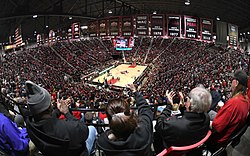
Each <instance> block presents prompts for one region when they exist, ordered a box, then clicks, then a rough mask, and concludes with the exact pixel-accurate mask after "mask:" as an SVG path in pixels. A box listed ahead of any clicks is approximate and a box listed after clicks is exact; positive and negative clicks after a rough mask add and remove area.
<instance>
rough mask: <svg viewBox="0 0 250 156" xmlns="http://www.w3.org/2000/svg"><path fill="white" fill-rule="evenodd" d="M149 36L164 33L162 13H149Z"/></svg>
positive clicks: (162, 34)
mask: <svg viewBox="0 0 250 156" xmlns="http://www.w3.org/2000/svg"><path fill="white" fill-rule="evenodd" d="M150 17H151V18H150V19H151V36H164V35H165V27H164V25H165V20H164V15H151V16H150Z"/></svg>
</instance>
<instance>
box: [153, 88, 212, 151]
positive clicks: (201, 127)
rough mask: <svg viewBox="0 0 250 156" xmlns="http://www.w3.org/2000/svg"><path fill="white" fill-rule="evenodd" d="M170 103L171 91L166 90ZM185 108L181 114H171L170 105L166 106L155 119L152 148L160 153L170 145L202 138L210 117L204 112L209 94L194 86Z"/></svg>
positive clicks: (183, 143)
mask: <svg viewBox="0 0 250 156" xmlns="http://www.w3.org/2000/svg"><path fill="white" fill-rule="evenodd" d="M166 96H167V98H168V101H169V102H170V104H173V99H172V98H173V97H174V94H173V93H171V92H170V93H168V91H167V92H166ZM189 97H190V99H188V101H187V102H186V108H187V110H186V111H184V114H183V115H182V116H175V115H173V116H171V109H172V108H171V105H170V107H166V108H165V109H164V110H163V112H162V114H161V115H160V116H159V118H158V119H157V122H156V125H155V134H154V143H153V144H154V149H155V152H156V153H160V152H161V151H162V150H163V149H165V148H167V147H170V146H187V145H192V144H195V143H197V142H199V141H200V140H202V139H203V138H204V137H205V136H206V134H207V132H208V130H209V124H210V118H209V116H208V114H207V113H206V112H207V111H208V110H209V108H210V105H211V103H212V97H211V94H210V93H209V92H208V91H207V90H206V89H205V88H202V87H196V88H194V89H192V90H191V92H190V93H189Z"/></svg>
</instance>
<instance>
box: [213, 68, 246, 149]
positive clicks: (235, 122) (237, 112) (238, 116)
mask: <svg viewBox="0 0 250 156" xmlns="http://www.w3.org/2000/svg"><path fill="white" fill-rule="evenodd" d="M232 77H233V80H232V84H231V88H232V97H231V98H230V99H229V100H228V101H226V103H225V104H224V105H223V106H222V107H221V108H220V109H219V111H218V113H217V115H216V116H215V118H214V120H213V122H212V129H213V130H214V131H215V133H213V134H212V135H211V137H210V139H209V145H210V150H211V151H213V150H216V149H217V148H219V146H220V145H221V144H223V143H225V142H226V141H227V140H228V139H229V138H230V137H231V135H232V134H234V133H235V132H237V131H238V130H239V129H241V127H243V125H244V124H245V123H246V120H247V116H248V112H249V106H250V102H249V99H248V97H247V95H246V91H247V82H248V76H247V74H246V73H245V71H243V70H237V71H236V72H235V73H234V74H233V75H232Z"/></svg>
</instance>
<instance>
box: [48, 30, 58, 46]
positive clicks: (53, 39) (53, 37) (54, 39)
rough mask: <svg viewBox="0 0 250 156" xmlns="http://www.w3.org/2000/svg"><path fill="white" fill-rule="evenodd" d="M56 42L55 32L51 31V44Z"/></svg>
mask: <svg viewBox="0 0 250 156" xmlns="http://www.w3.org/2000/svg"><path fill="white" fill-rule="evenodd" d="M55 41H56V33H55V32H54V31H53V30H50V31H49V42H50V43H51V42H55Z"/></svg>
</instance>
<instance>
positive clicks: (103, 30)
mask: <svg viewBox="0 0 250 156" xmlns="http://www.w3.org/2000/svg"><path fill="white" fill-rule="evenodd" d="M99 36H107V22H106V19H103V20H99Z"/></svg>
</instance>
